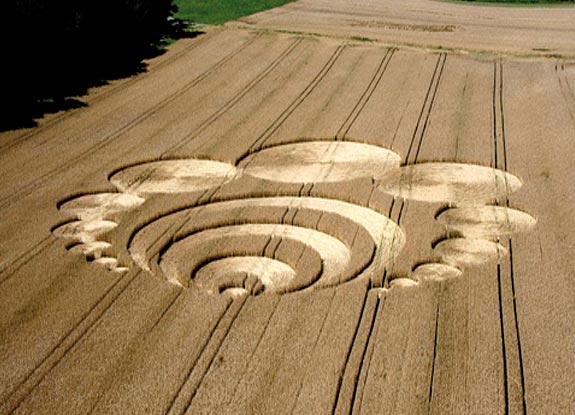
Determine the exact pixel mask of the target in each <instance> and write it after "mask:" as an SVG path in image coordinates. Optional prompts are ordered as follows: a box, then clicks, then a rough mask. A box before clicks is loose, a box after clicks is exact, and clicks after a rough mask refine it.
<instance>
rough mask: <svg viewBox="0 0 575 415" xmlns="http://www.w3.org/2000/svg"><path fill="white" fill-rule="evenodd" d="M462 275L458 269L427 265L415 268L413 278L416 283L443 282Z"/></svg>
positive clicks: (437, 264) (433, 264)
mask: <svg viewBox="0 0 575 415" xmlns="http://www.w3.org/2000/svg"><path fill="white" fill-rule="evenodd" d="M462 274H463V273H462V272H461V270H460V269H459V268H456V267H454V266H451V265H447V264H441V263H428V264H422V265H419V266H418V267H417V268H415V270H414V271H413V278H415V279H416V280H417V281H445V280H450V279H453V278H457V277H460V276H461V275H462Z"/></svg>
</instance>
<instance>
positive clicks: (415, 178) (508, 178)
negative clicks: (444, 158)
mask: <svg viewBox="0 0 575 415" xmlns="http://www.w3.org/2000/svg"><path fill="white" fill-rule="evenodd" d="M520 187H521V181H520V180H519V179H518V178H517V177H515V176H514V175H512V174H510V173H506V172H504V171H501V170H497V169H493V168H491V167H484V166H477V165H472V164H457V163H422V164H414V165H409V166H403V167H401V168H400V169H399V170H397V171H394V172H391V173H390V174H389V175H387V177H385V178H384V179H382V181H381V185H380V187H379V189H380V190H381V191H383V192H385V193H388V194H391V195H393V196H397V197H401V198H403V199H410V200H419V201H425V202H444V203H445V202H447V203H454V204H461V205H478V204H484V203H487V202H490V201H492V200H500V199H502V198H504V197H507V196H509V195H510V194H511V193H513V192H514V191H516V190H517V189H519V188H520Z"/></svg>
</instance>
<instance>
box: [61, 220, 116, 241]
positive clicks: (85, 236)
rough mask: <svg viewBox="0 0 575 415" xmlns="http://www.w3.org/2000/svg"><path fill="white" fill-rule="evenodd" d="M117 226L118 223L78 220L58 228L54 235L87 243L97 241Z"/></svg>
mask: <svg viewBox="0 0 575 415" xmlns="http://www.w3.org/2000/svg"><path fill="white" fill-rule="evenodd" d="M116 226H118V224H117V223H116V222H112V221H108V220H78V221H74V222H70V223H66V224H64V225H61V226H59V227H57V228H56V229H54V231H53V233H54V235H55V236H57V237H58V238H66V239H72V240H75V241H77V242H83V243H87V242H94V241H96V240H97V239H98V238H99V237H100V236H102V235H104V234H105V233H107V232H109V231H111V230H112V229H114V228H115V227H116Z"/></svg>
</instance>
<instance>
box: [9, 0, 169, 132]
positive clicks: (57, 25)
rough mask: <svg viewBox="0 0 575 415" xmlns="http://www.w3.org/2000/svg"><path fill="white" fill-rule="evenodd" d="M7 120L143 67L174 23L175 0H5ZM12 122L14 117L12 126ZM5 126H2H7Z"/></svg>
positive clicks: (67, 101) (16, 121)
mask: <svg viewBox="0 0 575 415" xmlns="http://www.w3.org/2000/svg"><path fill="white" fill-rule="evenodd" d="M1 3H2V4H1V5H0V36H1V42H2V45H3V47H2V49H1V52H0V53H2V54H3V58H2V66H3V67H4V68H3V71H2V72H3V73H4V75H3V76H2V80H1V81H0V82H2V83H3V89H4V93H3V96H4V99H5V102H6V100H7V101H8V102H9V103H10V108H11V110H10V113H9V114H5V116H4V117H3V123H2V124H15V125H13V126H19V125H18V124H19V122H21V121H22V120H19V118H24V119H26V118H30V117H32V118H33V117H34V116H41V115H42V113H44V112H47V111H50V107H51V106H52V107H54V108H53V110H59V109H63V108H62V107H66V106H74V105H75V104H74V103H75V102H76V103H77V104H78V105H80V103H79V102H78V101H75V100H70V98H69V97H71V96H79V95H82V94H84V93H85V92H86V90H87V88H89V87H91V86H95V85H99V84H102V83H104V82H105V81H106V80H110V79H115V78H119V77H123V76H127V75H130V74H133V73H136V72H138V71H141V70H142V69H143V67H142V63H141V62H142V59H144V58H147V57H151V56H153V55H154V54H155V53H158V51H159V47H160V45H161V43H162V39H163V38H164V37H165V36H166V35H167V34H168V33H170V31H171V29H172V25H171V22H170V20H169V18H170V16H173V13H174V12H175V11H176V7H175V6H174V5H173V4H172V0H80V1H79V0H2V2H1ZM10 126H11V125H9V127H10ZM4 129H5V128H4Z"/></svg>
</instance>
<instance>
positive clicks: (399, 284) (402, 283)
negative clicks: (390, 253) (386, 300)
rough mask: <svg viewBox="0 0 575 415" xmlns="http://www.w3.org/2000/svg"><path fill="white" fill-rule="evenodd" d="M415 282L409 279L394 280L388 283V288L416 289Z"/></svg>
mask: <svg viewBox="0 0 575 415" xmlns="http://www.w3.org/2000/svg"><path fill="white" fill-rule="evenodd" d="M417 285H418V284H417V281H414V280H412V279H411V278H394V279H392V280H391V281H390V282H389V287H390V288H411V287H417Z"/></svg>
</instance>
